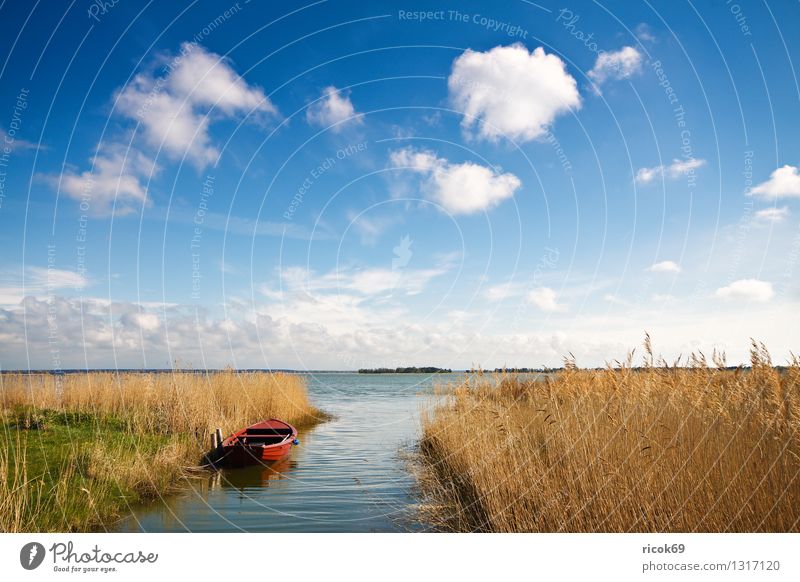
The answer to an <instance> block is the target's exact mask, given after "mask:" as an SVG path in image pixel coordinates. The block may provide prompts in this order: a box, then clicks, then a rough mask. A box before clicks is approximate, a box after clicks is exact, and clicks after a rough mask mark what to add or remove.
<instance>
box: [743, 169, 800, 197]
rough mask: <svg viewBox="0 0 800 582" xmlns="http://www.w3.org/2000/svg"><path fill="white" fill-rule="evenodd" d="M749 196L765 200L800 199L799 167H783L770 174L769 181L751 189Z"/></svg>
mask: <svg viewBox="0 0 800 582" xmlns="http://www.w3.org/2000/svg"><path fill="white" fill-rule="evenodd" d="M747 195H748V196H761V197H763V198H771V199H776V198H800V171H798V169H797V166H788V165H787V166H783V167H782V168H778V169H777V170H775V171H774V172H772V174H770V177H769V180H767V181H766V182H762V183H761V184H759V185H758V186H755V187H753V188H751V189H750V190H749V191H748V192H747Z"/></svg>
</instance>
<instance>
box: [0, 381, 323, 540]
mask: <svg viewBox="0 0 800 582" xmlns="http://www.w3.org/2000/svg"><path fill="white" fill-rule="evenodd" d="M270 417H277V418H281V419H284V420H286V421H287V422H290V423H292V424H294V425H295V426H298V427H304V426H310V425H312V424H314V423H316V422H319V421H321V420H324V419H325V418H326V415H325V414H324V413H322V412H320V411H319V410H317V409H316V408H315V407H314V406H313V405H312V404H311V402H310V401H309V399H308V393H307V391H306V385H305V380H304V379H303V378H302V377H301V376H297V375H292V374H271V373H260V372H254V373H237V372H233V371H227V372H222V373H212V374H208V375H205V374H196V373H192V372H174V373H119V374H114V373H94V372H92V373H86V374H68V375H65V376H53V375H49V374H37V375H22V374H4V375H0V424H1V426H2V432H0V531H86V530H93V529H105V528H107V527H110V526H112V524H113V523H114V521H115V520H116V519H118V518H120V517H122V516H124V515H125V514H126V513H127V511H128V507H129V505H130V504H133V503H138V502H141V501H145V500H149V499H153V498H157V497H159V496H161V495H164V494H166V493H169V492H171V491H173V490H174V489H175V488H176V486H179V485H180V483H181V481H182V479H183V478H184V477H186V476H187V474H189V473H188V472H189V471H191V470H192V468H193V467H196V466H197V465H198V464H199V463H201V462H202V460H203V454H204V452H205V451H206V450H207V449H208V448H209V444H210V438H209V435H210V433H211V431H212V430H213V429H214V428H216V427H221V428H222V429H223V431H224V432H225V433H230V432H233V431H234V430H237V429H239V428H241V427H243V426H247V425H249V424H252V423H254V422H256V421H258V420H262V419H264V418H270Z"/></svg>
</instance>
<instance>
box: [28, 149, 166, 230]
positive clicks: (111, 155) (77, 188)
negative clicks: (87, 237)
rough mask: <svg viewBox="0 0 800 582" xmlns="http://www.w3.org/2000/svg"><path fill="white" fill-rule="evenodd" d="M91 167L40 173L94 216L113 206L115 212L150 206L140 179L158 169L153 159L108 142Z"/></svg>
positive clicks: (147, 178) (106, 211)
mask: <svg viewBox="0 0 800 582" xmlns="http://www.w3.org/2000/svg"><path fill="white" fill-rule="evenodd" d="M91 161H92V162H93V164H94V167H93V168H92V169H91V170H85V171H83V172H80V173H75V172H73V171H69V170H66V171H64V172H63V173H62V174H61V176H53V175H48V176H42V177H43V178H44V180H45V181H47V182H48V183H49V184H50V185H51V186H52V187H53V188H58V189H59V191H60V192H61V193H63V194H65V195H66V196H67V197H69V198H72V199H73V200H75V201H77V202H84V203H85V204H86V205H87V206H86V209H85V211H87V213H88V214H93V215H95V216H103V215H107V214H109V213H110V212H111V210H112V208H115V212H116V214H118V215H122V214H127V213H129V212H134V211H135V210H136V209H137V208H141V207H142V206H149V205H150V203H151V201H150V199H149V198H148V196H147V188H146V186H145V185H144V184H143V182H147V181H149V178H150V177H151V176H152V175H153V174H155V173H156V172H157V171H158V168H157V167H156V166H155V164H154V163H153V161H152V160H151V159H149V158H148V157H147V156H145V155H144V154H142V153H141V152H139V151H137V150H134V149H125V148H124V146H122V145H114V144H112V145H110V146H108V147H107V148H105V151H104V152H102V153H98V154H97V156H96V157H95V158H94V159H93V160H91Z"/></svg>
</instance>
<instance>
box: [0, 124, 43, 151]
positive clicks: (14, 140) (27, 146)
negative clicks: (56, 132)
mask: <svg viewBox="0 0 800 582" xmlns="http://www.w3.org/2000/svg"><path fill="white" fill-rule="evenodd" d="M0 144H2V145H3V146H4V147H7V148H9V149H10V150H11V151H14V150H17V149H19V150H44V149H47V148H46V147H45V146H43V145H39V144H36V143H33V142H31V141H27V140H24V139H20V138H18V137H16V132H14V131H12V132H11V134H9V133H8V132H7V131H6V130H5V129H3V128H2V127H0Z"/></svg>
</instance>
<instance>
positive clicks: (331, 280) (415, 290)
mask: <svg viewBox="0 0 800 582" xmlns="http://www.w3.org/2000/svg"><path fill="white" fill-rule="evenodd" d="M448 270H450V265H449V264H445V263H442V264H440V265H437V266H436V267H431V268H428V269H411V268H405V269H388V268H381V267H369V268H361V269H358V268H344V267H340V268H338V269H335V270H333V271H329V272H328V273H325V274H322V275H318V274H316V273H314V272H313V271H309V270H307V269H304V268H301V267H287V268H284V269H283V270H282V271H281V282H282V285H281V288H282V291H283V292H286V293H293V292H298V291H299V292H303V293H307V294H321V293H341V292H343V291H344V292H348V293H352V294H354V296H355V297H362V298H370V297H373V296H376V295H381V294H386V293H390V294H403V295H417V294H419V293H421V292H422V291H423V290H424V289H425V287H426V286H427V284H428V283H429V282H430V281H431V280H432V279H434V278H435V277H439V276H440V275H443V274H445V273H446V272H447V271H448Z"/></svg>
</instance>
